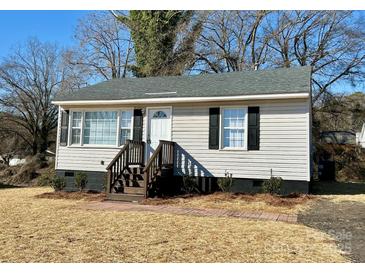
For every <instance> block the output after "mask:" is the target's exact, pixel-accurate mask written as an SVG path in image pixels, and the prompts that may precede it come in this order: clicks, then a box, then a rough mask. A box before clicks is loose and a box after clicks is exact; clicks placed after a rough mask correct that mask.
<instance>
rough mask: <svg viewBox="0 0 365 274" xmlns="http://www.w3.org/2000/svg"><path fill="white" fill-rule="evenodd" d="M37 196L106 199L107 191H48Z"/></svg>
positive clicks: (92, 199) (43, 197)
mask: <svg viewBox="0 0 365 274" xmlns="http://www.w3.org/2000/svg"><path fill="white" fill-rule="evenodd" d="M36 197H37V198H42V199H68V200H85V201H104V200H105V197H106V196H105V193H93V192H66V191H57V192H46V193H42V194H39V195H36Z"/></svg>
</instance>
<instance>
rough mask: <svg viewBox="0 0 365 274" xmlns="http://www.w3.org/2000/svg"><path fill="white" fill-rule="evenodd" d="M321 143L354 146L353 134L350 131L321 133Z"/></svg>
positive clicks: (354, 138) (354, 137)
mask: <svg viewBox="0 0 365 274" xmlns="http://www.w3.org/2000/svg"><path fill="white" fill-rule="evenodd" d="M321 141H322V142H323V143H325V144H336V145H355V144H356V136H355V133H352V132H350V131H323V132H322V133H321Z"/></svg>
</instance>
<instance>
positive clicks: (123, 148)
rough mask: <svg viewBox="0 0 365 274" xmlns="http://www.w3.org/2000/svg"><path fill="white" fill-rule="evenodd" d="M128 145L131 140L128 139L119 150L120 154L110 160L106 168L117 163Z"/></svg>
mask: <svg viewBox="0 0 365 274" xmlns="http://www.w3.org/2000/svg"><path fill="white" fill-rule="evenodd" d="M128 146H129V142H128V140H127V142H126V144H125V145H124V146H123V147H122V149H121V150H120V151H119V152H118V154H117V155H115V157H114V159H113V160H112V161H111V162H110V164H109V165H108V166H107V168H106V169H110V168H111V167H112V166H113V165H114V164H115V163H116V161H117V160H118V159H119V158H120V156H121V155H122V154H123V153H124V152H125V151H126V150H127V148H128Z"/></svg>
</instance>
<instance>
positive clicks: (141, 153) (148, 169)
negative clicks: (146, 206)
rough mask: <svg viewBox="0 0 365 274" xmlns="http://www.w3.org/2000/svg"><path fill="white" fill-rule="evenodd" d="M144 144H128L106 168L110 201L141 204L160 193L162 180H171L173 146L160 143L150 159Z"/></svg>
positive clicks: (133, 142) (170, 143) (167, 143)
mask: <svg viewBox="0 0 365 274" xmlns="http://www.w3.org/2000/svg"><path fill="white" fill-rule="evenodd" d="M146 155H147V152H146V143H145V142H143V141H133V140H127V142H126V144H125V145H124V146H123V147H122V149H121V150H120V152H119V153H118V154H117V155H116V156H115V157H114V159H113V160H112V161H111V162H110V164H109V165H108V167H107V171H108V179H107V187H106V193H107V198H108V199H109V200H118V201H140V200H142V199H145V198H147V197H150V196H155V195H157V194H158V193H159V192H160V183H161V180H169V179H171V177H172V176H173V169H174V159H175V143H174V142H171V141H164V140H160V141H159V145H158V146H157V147H156V149H155V150H154V151H153V153H152V155H151V156H150V157H149V159H145V158H147V157H146Z"/></svg>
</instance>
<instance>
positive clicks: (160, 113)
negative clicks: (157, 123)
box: [152, 110, 167, 118]
mask: <svg viewBox="0 0 365 274" xmlns="http://www.w3.org/2000/svg"><path fill="white" fill-rule="evenodd" d="M152 118H167V115H166V113H165V112H163V111H161V110H159V111H156V112H155V113H154V114H153V117H152Z"/></svg>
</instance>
